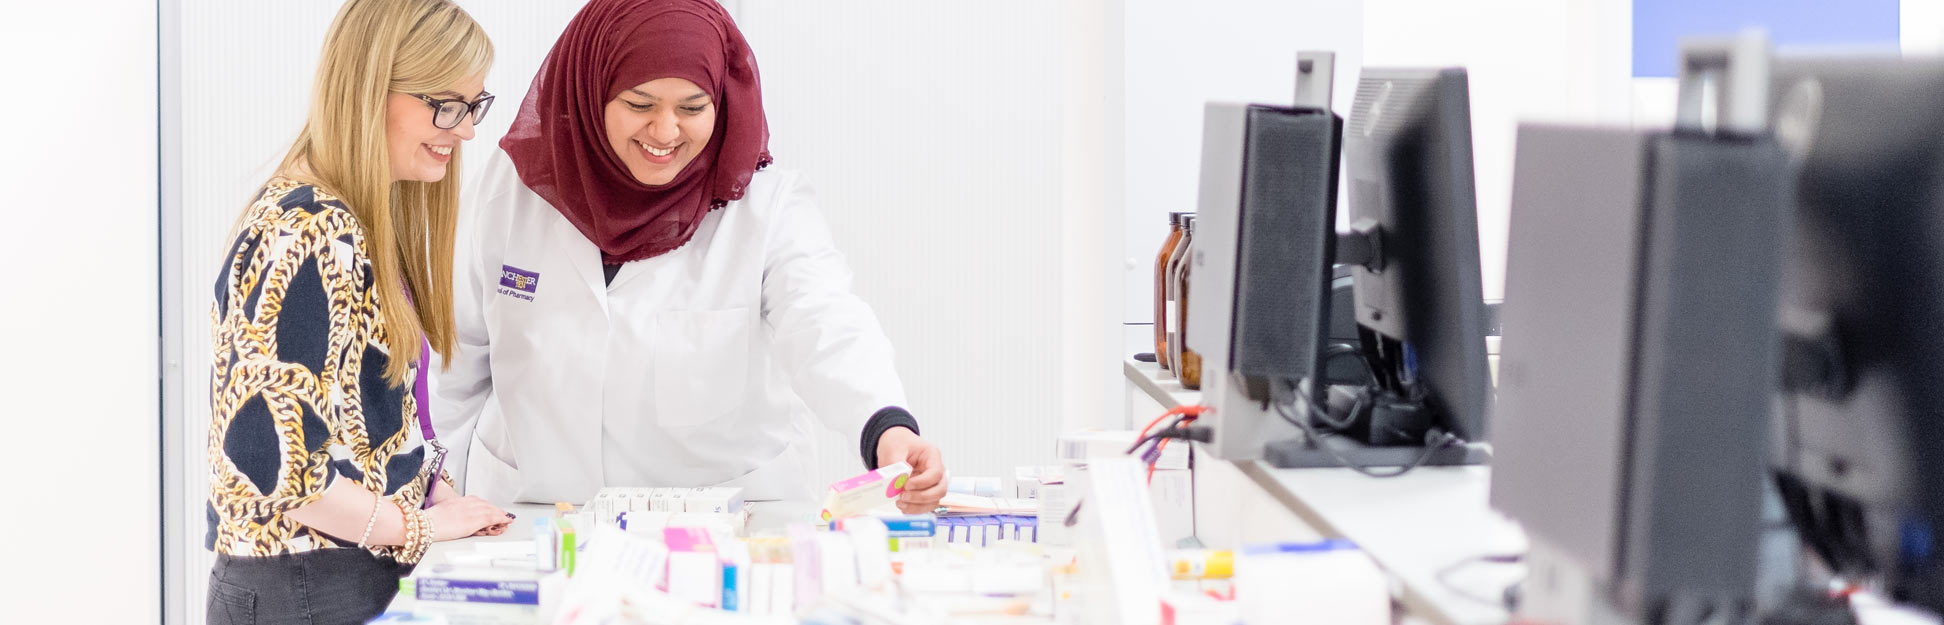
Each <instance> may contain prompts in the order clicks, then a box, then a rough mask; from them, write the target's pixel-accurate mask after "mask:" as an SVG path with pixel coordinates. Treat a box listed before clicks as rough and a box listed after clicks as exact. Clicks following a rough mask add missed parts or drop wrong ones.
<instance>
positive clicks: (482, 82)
mask: <svg viewBox="0 0 1944 625" xmlns="http://www.w3.org/2000/svg"><path fill="white" fill-rule="evenodd" d="M485 91H486V77H485V76H484V75H481V76H474V77H472V78H469V79H466V80H465V81H463V82H461V83H460V84H458V85H454V86H453V87H452V88H451V89H448V90H445V91H439V92H434V93H427V94H424V95H428V96H432V98H433V99H436V100H445V99H460V100H465V101H467V102H472V101H475V100H477V99H479V96H480V94H482V93H484V92H485ZM433 114H434V112H433V110H432V107H431V106H429V105H427V104H426V103H425V102H424V101H422V100H419V99H418V98H415V97H412V95H411V94H407V93H396V92H394V93H392V94H390V95H388V96H386V98H385V143H386V149H387V152H388V153H389V154H390V156H391V170H392V180H393V181H395V182H399V181H412V182H438V181H439V180H441V179H444V178H445V176H446V164H447V163H449V162H451V161H452V152H453V150H454V149H456V148H458V147H459V143H460V142H461V141H467V140H470V139H472V138H473V116H472V114H471V113H467V114H466V115H465V116H464V118H463V119H460V120H459V125H457V126H454V127H452V128H439V127H437V126H434V125H432V116H433Z"/></svg>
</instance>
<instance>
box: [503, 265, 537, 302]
mask: <svg viewBox="0 0 1944 625" xmlns="http://www.w3.org/2000/svg"><path fill="white" fill-rule="evenodd" d="M539 290H540V273H539V272H536V271H527V270H525V269H521V268H519V267H514V266H512V265H500V290H499V293H500V295H506V296H509V297H515V298H519V299H523V300H526V301H529V302H531V301H533V295H534V293H536V292H538V291H539Z"/></svg>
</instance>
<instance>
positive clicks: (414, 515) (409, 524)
mask: <svg viewBox="0 0 1944 625" xmlns="http://www.w3.org/2000/svg"><path fill="white" fill-rule="evenodd" d="M401 510H403V509H402V508H401ZM431 525H432V521H431V519H429V518H427V517H426V516H425V511H423V510H412V511H408V512H405V544H404V545H403V548H402V549H400V551H399V554H398V561H399V562H403V563H406V564H417V563H418V561H419V560H420V559H423V558H424V557H425V552H426V550H428V549H430V548H431V546H432V536H431V534H432V531H431V529H432V528H431Z"/></svg>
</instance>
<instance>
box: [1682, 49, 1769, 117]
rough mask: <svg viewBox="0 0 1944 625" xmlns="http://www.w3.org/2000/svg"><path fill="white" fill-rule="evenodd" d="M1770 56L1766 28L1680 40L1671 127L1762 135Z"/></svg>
mask: <svg viewBox="0 0 1944 625" xmlns="http://www.w3.org/2000/svg"><path fill="white" fill-rule="evenodd" d="M1772 57H1773V49H1772V47H1771V46H1770V43H1769V38H1768V33H1766V32H1764V31H1762V30H1760V29H1750V30H1746V31H1743V32H1742V33H1741V34H1739V35H1736V36H1733V37H1703V38H1688V39H1683V40H1682V41H1681V79H1680V80H1681V82H1680V104H1679V108H1678V109H1677V110H1676V113H1675V117H1674V127H1675V128H1676V129H1679V130H1682V131H1686V132H1698V133H1700V134H1704V135H1709V136H1716V135H1730V136H1754V135H1761V134H1767V133H1768V131H1769V110H1768V109H1769V101H1768V99H1769V80H1770V73H1771V72H1770V65H1771V58H1772Z"/></svg>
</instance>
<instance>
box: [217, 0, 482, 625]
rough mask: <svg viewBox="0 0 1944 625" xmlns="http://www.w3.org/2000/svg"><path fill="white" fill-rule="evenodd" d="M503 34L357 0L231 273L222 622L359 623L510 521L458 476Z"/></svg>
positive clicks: (425, 5)
mask: <svg viewBox="0 0 1944 625" xmlns="http://www.w3.org/2000/svg"><path fill="white" fill-rule="evenodd" d="M492 59H493V47H492V43H491V42H489V41H488V40H487V38H486V34H485V33H484V32H482V31H481V30H480V27H479V25H478V24H477V23H475V22H474V21H473V20H472V18H471V17H470V16H468V15H467V14H466V13H465V12H464V11H462V10H460V8H459V7H458V6H456V5H454V4H453V3H452V2H450V1H449V0H350V1H349V2H346V3H345V4H344V6H343V8H341V9H339V11H338V14H337V17H336V18H335V19H334V20H333V21H332V23H331V27H330V32H329V33H328V34H327V35H326V37H325V40H324V51H323V57H322V59H321V60H320V61H319V63H318V68H317V77H316V81H315V83H314V85H313V87H312V94H311V108H310V116H309V119H308V121H307V122H306V123H305V126H304V130H303V132H302V133H301V134H300V135H299V137H298V139H297V141H296V143H295V144H294V145H292V146H291V148H290V151H289V153H288V155H287V156H285V158H284V160H283V164H282V165H281V166H280V167H279V169H278V173H277V175H276V176H275V177H273V178H272V179H271V180H270V181H269V182H268V183H267V184H266V185H265V186H264V187H263V190H262V191H261V192H259V194H258V195H257V198H256V200H255V201H254V202H253V203H252V204H251V205H250V207H249V208H247V209H246V210H245V211H244V214H243V216H242V218H241V219H240V220H239V222H238V225H237V235H236V237H235V239H234V240H233V242H232V243H231V246H230V247H229V249H228V250H227V251H226V253H225V258H224V265H223V270H222V273H221V275H220V276H219V277H218V278H217V280H216V305H215V307H214V310H213V313H212V321H213V323H214V330H213V335H214V348H215V367H214V370H213V371H212V379H211V391H212V397H211V403H212V408H213V410H212V412H213V413H214V414H213V417H214V418H213V420H212V422H211V424H210V430H209V459H210V494H209V510H208V516H209V522H210V534H209V547H210V548H211V549H213V550H215V551H216V553H217V561H216V566H215V569H214V570H213V571H212V572H211V574H210V584H209V586H210V588H209V597H208V607H209V622H210V623H298V622H302V623H363V622H365V621H366V620H369V619H370V618H372V617H373V616H376V615H378V614H380V613H382V612H383V611H384V608H385V606H386V604H387V603H389V602H390V601H391V598H392V596H393V595H394V594H396V593H397V591H398V579H399V577H400V576H402V575H405V574H407V573H409V572H410V570H411V567H412V565H413V564H414V563H416V562H418V560H419V558H421V557H423V556H424V554H425V551H426V548H427V547H428V546H429V545H430V544H431V543H432V542H434V541H440V540H451V539H455V538H461V537H465V536H471V535H475V534H480V533H485V534H496V533H499V532H502V531H504V528H505V526H506V523H507V522H508V521H510V520H511V519H512V516H511V515H509V514H506V512H505V511H503V510H501V509H499V508H497V507H494V506H493V505H492V504H490V503H487V502H486V501H484V500H481V499H478V498H475V497H460V496H457V495H456V494H455V493H454V491H453V489H452V487H451V485H450V484H449V483H448V482H447V481H446V480H444V479H443V472H442V471H441V470H440V464H441V462H442V460H443V456H444V451H443V449H442V447H441V446H440V445H439V444H438V442H437V440H436V439H435V438H434V437H433V436H431V431H430V429H429V427H428V425H429V423H430V419H429V417H428V415H427V414H426V410H427V403H428V402H427V401H426V398H425V388H426V386H425V384H426V383H425V368H426V366H427V365H428V364H430V363H428V362H427V361H428V359H429V358H430V353H431V351H433V350H436V351H437V352H438V353H441V354H450V353H451V352H452V345H453V320H452V289H451V284H452V246H453V235H454V227H455V223H456V212H457V204H458V196H459V184H458V180H457V179H458V176H457V174H456V172H454V171H452V170H456V169H457V168H458V166H459V152H460V150H459V145H460V143H461V142H463V141H465V140H467V139H471V138H472V137H473V125H474V124H476V123H478V122H479V120H480V118H481V117H484V116H485V114H486V112H487V110H488V109H489V107H491V105H492V101H493V98H492V96H491V95H488V94H486V93H485V92H484V89H483V88H482V87H483V85H484V80H485V74H486V70H487V68H488V66H489V65H491V63H492Z"/></svg>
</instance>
